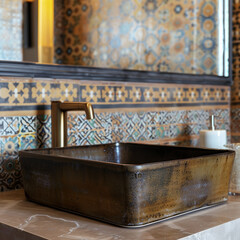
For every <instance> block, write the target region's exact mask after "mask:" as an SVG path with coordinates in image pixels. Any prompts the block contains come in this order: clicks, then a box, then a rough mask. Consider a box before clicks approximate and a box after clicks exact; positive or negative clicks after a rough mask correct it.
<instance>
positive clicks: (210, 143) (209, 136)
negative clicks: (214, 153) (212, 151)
mask: <svg viewBox="0 0 240 240" xmlns="http://www.w3.org/2000/svg"><path fill="white" fill-rule="evenodd" d="M209 121H210V127H209V130H200V147H203V148H217V149H221V148H224V145H226V143H227V131H226V130H223V129H222V130H216V129H215V116H214V115H211V116H210V118H209Z"/></svg>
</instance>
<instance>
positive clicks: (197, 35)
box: [0, 0, 231, 77]
mask: <svg viewBox="0 0 240 240" xmlns="http://www.w3.org/2000/svg"><path fill="white" fill-rule="evenodd" d="M29 1H30V0H29ZM29 1H28V3H29ZM44 1H47V2H49V1H50V0H38V1H36V0H35V1H34V0H32V1H30V2H31V4H33V5H34V4H35V6H38V8H39V3H40V2H44ZM52 1H53V0H52ZM230 2H231V1H228V0H221V1H220V0H210V1H206V0H200V1H185V0H179V1H170V0H169V1H168V0H166V1H162V0H161V1H160V0H129V1H124V0H121V1H109V0H97V1H87V0H72V1H70V0H55V1H54V46H53V44H52V42H53V40H51V38H47V39H46V41H45V43H44V42H43V43H42V45H41V46H40V47H41V48H42V50H39V46H38V47H37V53H36V52H35V53H34V52H30V53H27V52H28V51H29V50H31V48H33V47H35V46H34V43H33V47H32V46H31V47H28V46H27V45H26V43H23V42H22V38H23V31H22V22H24V23H25V25H26V19H27V17H26V16H24V15H23V14H22V13H23V12H24V13H28V17H29V15H31V14H30V12H31V13H32V16H35V18H36V14H37V13H38V14H39V10H38V11H37V12H36V7H32V10H31V11H29V10H27V11H26V9H25V11H23V10H24V9H23V8H24V7H23V5H22V0H12V1H7V4H5V5H4V6H2V5H0V22H2V25H3V28H1V29H2V30H1V31H2V32H1V36H4V37H3V38H2V39H1V40H0V60H9V61H12V60H13V61H22V60H24V61H29V58H28V57H26V56H30V57H32V61H33V62H37V61H39V59H40V62H42V63H50V62H51V63H54V64H64V65H76V66H88V67H99V68H115V69H130V70H141V71H153V72H161V73H162V72H164V73H181V74H194V75H212V76H220V77H229V76H230V75H231V74H230V71H229V69H230V57H231V54H230V47H229V46H230V43H231V41H230V38H229V36H230V29H231V28H230V26H231V23H230V21H229V19H230V17H231V11H230V9H231V3H230ZM6 8H7V9H6ZM48 9H49V7H48ZM9 12H11V13H9ZM43 12H44V13H45V14H46V11H44V10H43ZM5 13H6V14H5ZM46 18H47V16H46V15H45V16H43V17H42V19H45V20H46ZM30 19H31V20H28V21H27V24H28V25H29V24H32V26H31V27H30V28H31V31H32V32H31V33H29V32H28V31H26V26H25V28H24V36H25V38H26V36H28V35H33V36H35V37H33V39H32V40H33V41H35V40H36V38H38V37H39V36H36V35H39V29H38V30H37V27H39V26H41V24H42V23H39V22H38V24H36V21H33V20H32V19H33V18H30ZM43 25H44V26H45V27H46V26H47V27H48V29H51V26H50V25H51V23H50V22H49V21H48V20H47V23H45V24H43ZM8 30H10V31H11V32H8ZM28 30H29V29H28ZM48 33H49V30H48ZM49 35H51V34H45V36H47V37H49ZM34 38H35V40H34ZM24 41H26V39H25V40H24ZM38 43H39V41H38ZM4 44H5V45H4ZM6 44H7V45H6ZM23 44H25V47H24V50H22V46H23ZM44 44H46V46H44ZM47 44H48V45H47ZM49 44H50V45H49ZM30 45H31V44H30ZM35 50H36V49H35ZM41 54H43V56H47V57H40V55H41ZM44 54H45V55H44ZM49 59H50V60H49Z"/></svg>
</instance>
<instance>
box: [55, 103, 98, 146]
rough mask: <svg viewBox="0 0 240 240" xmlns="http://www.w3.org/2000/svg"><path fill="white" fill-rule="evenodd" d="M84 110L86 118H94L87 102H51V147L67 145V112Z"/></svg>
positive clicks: (90, 106)
mask: <svg viewBox="0 0 240 240" xmlns="http://www.w3.org/2000/svg"><path fill="white" fill-rule="evenodd" d="M68 111H84V112H85V113H86V118H87V119H93V118H94V110H93V107H92V105H91V104H90V103H88V102H61V101H52V102H51V117H52V147H64V146H67V112H68Z"/></svg>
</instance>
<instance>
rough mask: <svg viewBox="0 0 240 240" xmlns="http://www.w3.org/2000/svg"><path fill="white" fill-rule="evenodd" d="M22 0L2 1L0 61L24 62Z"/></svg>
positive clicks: (0, 10) (0, 13) (0, 14)
mask: <svg viewBox="0 0 240 240" xmlns="http://www.w3.org/2000/svg"><path fill="white" fill-rule="evenodd" d="M22 18H23V16H22V0H11V1H9V0H1V1H0V24H1V27H0V36H1V37H0V59H1V60H9V61H22Z"/></svg>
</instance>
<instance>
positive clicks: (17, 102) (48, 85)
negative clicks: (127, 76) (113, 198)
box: [0, 77, 230, 191]
mask: <svg viewBox="0 0 240 240" xmlns="http://www.w3.org/2000/svg"><path fill="white" fill-rule="evenodd" d="M51 100H61V101H88V102H90V103H92V104H93V106H94V109H95V113H96V114H95V119H93V120H90V121H87V120H86V119H85V116H84V114H83V112H82V113H81V112H70V113H69V114H68V142H69V145H83V144H100V143H110V142H116V141H130V142H136V141H137V142H138V141H153V143H154V144H155V143H158V144H177V145H180V144H181V145H197V143H198V134H199V130H200V129H206V128H207V127H208V125H209V121H208V118H209V116H210V115H212V114H214V115H216V116H217V127H218V128H224V129H227V130H228V132H229V129H230V122H229V115H230V87H225V86H208V85H181V84H179V85H177V84H149V83H131V82H129V83H124V82H98V81H82V80H81V81H80V80H67V79H66V80H65V79H35V78H15V77H14V78H9V77H8V78H7V77H2V78H0V147H1V150H0V190H1V191H5V190H10V189H16V188H21V187H22V181H21V168H20V165H19V161H18V151H19V150H24V149H31V148H47V147H51V115H50V114H51V112H50V108H51V106H50V103H51Z"/></svg>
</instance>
